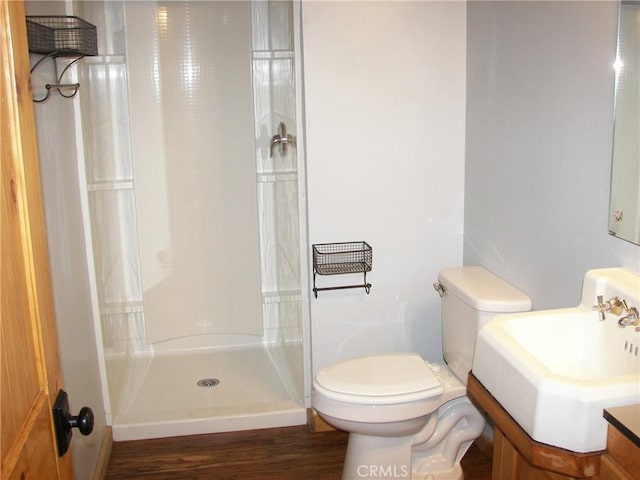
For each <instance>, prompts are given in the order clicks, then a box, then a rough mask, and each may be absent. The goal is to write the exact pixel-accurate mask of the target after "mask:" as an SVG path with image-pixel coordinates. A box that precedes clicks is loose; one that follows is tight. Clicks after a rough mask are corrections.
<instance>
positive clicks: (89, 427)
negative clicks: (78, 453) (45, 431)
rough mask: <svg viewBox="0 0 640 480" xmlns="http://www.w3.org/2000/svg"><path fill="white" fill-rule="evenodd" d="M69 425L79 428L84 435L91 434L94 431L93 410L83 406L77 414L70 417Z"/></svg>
mask: <svg viewBox="0 0 640 480" xmlns="http://www.w3.org/2000/svg"><path fill="white" fill-rule="evenodd" d="M68 425H69V427H71V428H77V429H78V430H79V431H80V433H81V434H82V435H89V434H90V433H91V432H93V410H91V409H90V408H89V407H82V408H81V409H80V413H78V415H77V416H75V417H70V418H69V422H68Z"/></svg>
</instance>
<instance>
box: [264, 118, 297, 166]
mask: <svg viewBox="0 0 640 480" xmlns="http://www.w3.org/2000/svg"><path fill="white" fill-rule="evenodd" d="M276 145H280V156H281V157H284V156H285V155H286V154H287V150H288V145H292V146H294V147H295V146H296V137H295V136H293V135H290V134H288V133H287V126H286V125H285V124H284V122H280V123H279V124H278V133H277V134H275V135H274V136H273V137H271V146H270V147H269V156H270V157H273V148H274V147H275V146H276Z"/></svg>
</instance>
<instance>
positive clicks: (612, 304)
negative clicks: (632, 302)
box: [593, 295, 629, 320]
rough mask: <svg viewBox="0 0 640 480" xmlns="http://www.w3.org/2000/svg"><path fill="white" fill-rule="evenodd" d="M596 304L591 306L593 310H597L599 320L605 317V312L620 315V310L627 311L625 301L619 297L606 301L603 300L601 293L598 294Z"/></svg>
mask: <svg viewBox="0 0 640 480" xmlns="http://www.w3.org/2000/svg"><path fill="white" fill-rule="evenodd" d="M597 301H598V304H597V305H594V306H593V309H594V310H597V311H598V313H600V320H604V319H605V313H606V312H611V313H613V314H614V315H620V314H621V313H622V311H623V310H624V311H627V312H628V311H629V306H628V305H627V301H626V300H623V299H622V298H620V297H613V298H611V299H610V300H607V301H606V302H603V297H602V295H598V297H597Z"/></svg>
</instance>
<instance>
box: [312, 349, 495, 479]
mask: <svg viewBox="0 0 640 480" xmlns="http://www.w3.org/2000/svg"><path fill="white" fill-rule="evenodd" d="M347 379H352V380H353V381H352V383H348V382H347ZM465 394H466V388H465V386H464V385H463V384H462V383H461V382H460V381H458V380H457V379H456V378H455V376H454V375H453V374H452V373H451V372H450V370H449V369H448V368H447V367H445V366H442V365H438V364H430V363H427V362H425V361H424V360H423V359H422V358H421V357H420V356H419V355H417V354H412V353H408V354H388V355H373V356H366V357H359V358H354V359H350V360H348V361H346V362H341V363H338V364H335V365H332V366H331V367H329V368H327V369H325V370H322V371H320V372H319V373H318V375H317V376H316V378H315V379H314V382H313V405H314V408H315V409H316V411H317V412H318V413H319V414H320V416H321V417H322V418H324V420H325V421H327V422H328V423H329V424H330V425H333V426H334V427H336V428H338V429H340V430H344V431H347V432H349V433H350V435H349V444H348V447H347V454H346V459H345V465H344V469H343V475H342V478H343V480H347V479H349V480H351V479H362V478H365V479H374V478H375V479H379V478H380V479H382V478H385V479H386V478H406V479H410V478H414V479H415V478H421V479H424V478H430V479H434V480H440V479H442V480H445V479H447V480H448V479H460V478H462V470H461V469H460V467H459V458H458V457H460V458H461V457H462V455H459V452H458V450H459V448H457V446H459V444H462V443H463V442H468V444H469V445H470V443H471V441H472V440H473V439H475V438H477V437H478V436H479V435H480V434H481V433H482V429H483V427H484V419H483V417H482V415H480V413H479V412H478V411H477V410H476V409H475V408H474V407H473V406H472V405H471V403H470V402H469V400H468V399H467V398H466V397H465ZM456 400H458V401H456ZM460 400H462V401H460ZM444 418H446V419H447V421H446V422H445V421H444V420H443V419H444ZM454 430H456V434H455V435H451V432H453V431H454ZM454 437H455V438H454ZM442 438H448V439H449V441H448V446H447V444H445V442H442V441H439V440H440V439H442ZM437 440H438V441H437ZM454 443H455V444H456V445H454ZM469 445H467V448H468V446H469ZM452 446H454V447H456V448H452ZM447 447H448V450H449V451H445V449H446V448H447ZM465 451H466V449H465ZM412 457H414V458H412ZM421 471H423V472H424V473H423V474H422V476H416V475H420V472H421ZM426 475H431V476H430V477H426Z"/></svg>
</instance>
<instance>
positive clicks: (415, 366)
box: [314, 353, 443, 405]
mask: <svg viewBox="0 0 640 480" xmlns="http://www.w3.org/2000/svg"><path fill="white" fill-rule="evenodd" d="M314 388H316V390H318V391H319V392H322V394H323V395H325V396H326V397H327V398H331V399H333V400H338V401H343V402H349V403H359V404H378V405H389V404H394V403H405V402H411V401H416V400H424V399H427V398H432V397H436V396H438V395H441V394H442V392H443V387H442V385H441V383H440V380H439V379H438V377H436V375H434V373H433V372H432V370H431V369H430V368H429V367H428V366H427V364H426V363H425V362H424V360H423V359H422V358H421V357H420V356H419V355H417V354H413V353H401V354H388V355H371V356H366V357H359V358H353V359H350V360H346V361H343V362H339V363H337V364H334V365H331V366H329V367H326V368H324V369H322V370H320V371H319V372H318V374H317V375H316V378H315V380H314Z"/></svg>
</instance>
